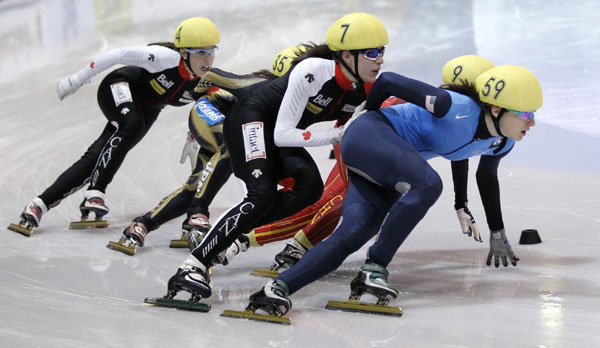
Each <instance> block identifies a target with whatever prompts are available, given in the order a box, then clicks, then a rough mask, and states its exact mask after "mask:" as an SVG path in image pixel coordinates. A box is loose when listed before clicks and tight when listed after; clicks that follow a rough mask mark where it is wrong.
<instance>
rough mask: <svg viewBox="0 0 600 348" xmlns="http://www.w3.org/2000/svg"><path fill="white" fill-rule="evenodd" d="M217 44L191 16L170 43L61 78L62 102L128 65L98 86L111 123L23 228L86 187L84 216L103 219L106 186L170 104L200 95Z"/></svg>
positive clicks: (31, 209)
mask: <svg viewBox="0 0 600 348" xmlns="http://www.w3.org/2000/svg"><path fill="white" fill-rule="evenodd" d="M217 43H219V32H218V30H217V28H216V27H215V25H214V24H213V23H212V22H211V21H210V20H208V19H206V18H202V17H194V18H189V19H186V20H184V21H183V22H181V24H180V25H179V27H178V28H177V30H176V31H175V35H174V39H173V42H172V43H171V42H168V43H157V44H151V45H149V46H145V47H127V48H118V49H113V50H110V51H108V52H106V53H105V54H103V55H101V56H99V57H97V58H95V59H94V60H93V61H92V62H91V63H90V64H89V65H88V66H86V67H85V68H83V69H81V70H80V71H79V72H77V73H76V74H74V75H72V76H69V77H67V78H64V79H62V80H60V81H59V82H58V85H57V93H58V97H59V99H61V100H62V99H64V98H65V97H67V96H69V95H71V94H73V93H75V92H76V91H77V90H78V89H79V88H80V87H81V86H82V85H84V84H85V83H89V82H90V80H91V78H92V77H93V76H95V75H96V74H98V73H100V72H102V71H104V70H106V69H108V68H110V67H111V66H113V65H115V64H123V65H125V67H121V68H119V69H116V70H114V71H112V72H111V73H109V74H108V75H107V76H106V77H105V78H104V79H103V80H102V82H101V83H100V86H99V88H98V104H99V106H100V109H101V110H102V112H103V113H104V116H105V117H106V118H107V120H108V122H107V124H106V126H105V128H104V130H103V131H102V133H101V134H100V136H99V137H98V139H96V140H95V141H94V142H93V143H92V145H91V146H90V147H89V148H88V149H87V151H86V152H85V153H84V155H83V156H82V157H81V158H80V159H79V160H78V161H77V162H75V163H74V164H73V165H72V166H71V167H70V168H68V169H67V170H66V171H65V172H63V173H62V174H61V175H60V176H59V177H58V178H57V179H56V181H55V182H54V183H53V184H52V185H51V186H50V187H48V188H47V189H46V190H45V191H44V192H43V193H42V194H41V195H39V196H38V197H36V198H34V199H33V201H32V202H31V203H29V204H28V205H27V206H26V207H25V209H24V210H23V213H22V214H21V224H20V226H21V228H22V229H23V230H28V231H29V232H30V233H31V229H32V228H33V227H38V226H39V223H40V219H41V217H42V214H43V213H45V212H46V211H48V209H50V208H52V207H54V206H56V205H58V204H59V203H60V201H61V200H62V199H63V198H65V197H67V196H69V195H70V194H71V193H73V192H75V191H77V190H78V189H80V188H81V187H83V186H84V185H86V184H89V186H88V188H87V190H86V191H85V193H84V200H83V202H82V203H81V206H80V210H81V212H82V215H83V216H87V214H88V213H89V212H94V213H95V214H96V217H97V218H101V217H102V216H104V215H105V214H107V213H108V211H109V209H108V207H107V206H106V204H105V201H104V194H105V191H106V187H107V185H108V184H109V183H110V182H111V180H112V179H113V176H114V175H115V173H116V172H117V170H118V169H119V167H120V166H121V163H122V162H123V160H124V159H125V156H126V155H127V153H128V152H129V150H131V149H132V148H133V147H134V146H135V145H136V144H137V143H138V142H139V141H140V140H141V139H142V138H143V137H144V135H146V133H147V132H148V130H149V129H150V127H151V126H152V124H153V123H154V121H155V120H156V118H157V117H158V114H159V113H160V111H161V110H162V109H163V108H164V107H165V106H166V105H172V106H182V105H186V104H188V103H191V102H194V101H195V100H196V99H197V98H198V97H199V94H198V93H196V92H194V88H195V87H196V85H197V83H198V79H199V77H201V76H203V75H204V74H205V73H206V72H207V71H208V70H209V69H210V68H211V66H212V63H213V60H214V55H215V52H216V50H217V46H216V45H217ZM84 225H85V224H84ZM92 225H93V223H92ZM84 227H85V226H84ZM104 227H106V222H104Z"/></svg>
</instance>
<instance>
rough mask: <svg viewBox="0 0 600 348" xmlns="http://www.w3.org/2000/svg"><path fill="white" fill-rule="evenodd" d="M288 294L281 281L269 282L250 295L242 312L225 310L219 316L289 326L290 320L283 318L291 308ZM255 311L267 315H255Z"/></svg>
mask: <svg viewBox="0 0 600 348" xmlns="http://www.w3.org/2000/svg"><path fill="white" fill-rule="evenodd" d="M288 292H289V290H288V287H287V284H285V283H284V282H283V281H281V280H269V282H268V283H267V284H266V285H265V286H264V287H263V288H262V289H261V290H260V291H258V292H255V293H254V294H252V295H250V303H249V304H248V307H246V309H245V310H244V311H231V310H226V311H224V312H223V314H221V316H224V317H230V318H245V319H253V320H258V321H266V322H272V323H278V324H288V325H289V324H290V323H291V320H290V319H289V318H285V317H283V315H284V314H286V313H287V312H288V311H289V310H290V308H292V301H290V299H289V298H287V296H288ZM257 310H261V311H264V312H267V313H268V315H264V314H256V313H255V312H256V311H257Z"/></svg>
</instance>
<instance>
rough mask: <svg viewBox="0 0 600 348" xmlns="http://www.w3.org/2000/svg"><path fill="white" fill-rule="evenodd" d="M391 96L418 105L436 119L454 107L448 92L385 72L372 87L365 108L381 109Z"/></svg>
mask: <svg viewBox="0 0 600 348" xmlns="http://www.w3.org/2000/svg"><path fill="white" fill-rule="evenodd" d="M390 96H396V97H398V98H402V99H404V100H405V101H407V102H409V103H412V104H415V105H418V106H420V107H422V108H423V109H425V110H427V111H429V112H430V113H432V114H433V116H435V117H444V116H445V115H446V114H447V113H448V110H450V107H451V106H452V98H451V97H450V93H448V91H446V90H443V89H440V88H437V87H434V86H432V85H429V84H426V83H424V82H421V81H417V80H413V79H409V78H408V77H406V76H402V75H399V74H396V73H393V72H385V73H382V74H381V75H380V76H379V78H378V79H377V81H375V83H374V84H373V87H371V91H370V92H369V97H368V98H367V104H366V106H365V108H366V109H367V110H374V109H379V107H380V106H381V103H383V102H384V101H385V100H386V99H387V98H389V97H390Z"/></svg>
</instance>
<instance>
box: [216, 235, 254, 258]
mask: <svg viewBox="0 0 600 348" xmlns="http://www.w3.org/2000/svg"><path fill="white" fill-rule="evenodd" d="M249 248H250V240H249V239H248V237H247V236H246V235H245V234H241V235H240V236H239V237H237V239H236V240H235V241H234V242H233V243H232V244H231V245H230V246H229V248H227V249H225V250H224V251H223V252H222V253H220V254H219V255H218V256H217V259H216V260H215V261H216V262H217V263H220V264H222V265H223V266H227V265H228V264H229V262H231V260H233V258H234V257H235V255H237V254H239V253H241V252H244V251H246V250H248V249H249Z"/></svg>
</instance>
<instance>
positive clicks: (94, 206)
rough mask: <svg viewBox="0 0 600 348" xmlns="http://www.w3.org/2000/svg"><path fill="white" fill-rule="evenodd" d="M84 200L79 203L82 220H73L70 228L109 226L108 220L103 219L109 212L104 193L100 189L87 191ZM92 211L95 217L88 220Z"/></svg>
mask: <svg viewBox="0 0 600 348" xmlns="http://www.w3.org/2000/svg"><path fill="white" fill-rule="evenodd" d="M84 197H85V198H84V199H83V202H81V204H80V205H79V210H80V211H81V220H80V221H74V222H71V224H70V225H69V229H71V230H82V229H86V228H107V227H108V221H105V220H102V217H103V216H104V215H106V214H108V210H109V209H108V207H107V206H106V204H105V203H104V193H102V192H100V191H95V190H91V191H86V192H85V194H84ZM90 212H93V213H94V215H95V219H94V220H93V221H92V220H88V216H89V215H90Z"/></svg>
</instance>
